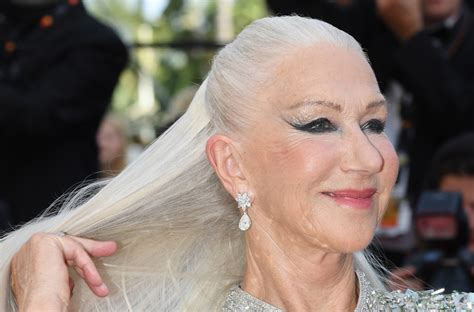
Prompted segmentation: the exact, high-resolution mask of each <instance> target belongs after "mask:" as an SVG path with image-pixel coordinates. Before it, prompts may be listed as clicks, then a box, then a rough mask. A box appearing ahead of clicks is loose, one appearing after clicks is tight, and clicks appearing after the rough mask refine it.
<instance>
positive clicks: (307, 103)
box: [289, 99, 342, 112]
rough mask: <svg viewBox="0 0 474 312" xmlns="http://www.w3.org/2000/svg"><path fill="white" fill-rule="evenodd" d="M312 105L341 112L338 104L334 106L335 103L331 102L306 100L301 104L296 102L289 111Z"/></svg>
mask: <svg viewBox="0 0 474 312" xmlns="http://www.w3.org/2000/svg"><path fill="white" fill-rule="evenodd" d="M313 105H317V106H325V107H329V108H331V109H333V110H335V111H338V112H342V108H341V105H339V104H336V103H334V102H331V101H324V100H313V99H307V100H303V101H301V102H297V103H295V104H293V105H291V106H290V107H289V109H290V110H294V109H298V108H302V107H305V106H313Z"/></svg>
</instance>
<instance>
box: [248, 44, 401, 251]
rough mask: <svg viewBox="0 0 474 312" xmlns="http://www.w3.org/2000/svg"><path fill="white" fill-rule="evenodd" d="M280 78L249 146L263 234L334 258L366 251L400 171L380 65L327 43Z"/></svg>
mask: <svg viewBox="0 0 474 312" xmlns="http://www.w3.org/2000/svg"><path fill="white" fill-rule="evenodd" d="M274 77H275V80H274V82H273V83H272V84H271V85H269V86H268V87H266V88H265V89H264V90H262V92H261V96H260V98H258V99H256V103H257V104H255V105H261V108H259V109H258V110H257V112H256V113H255V115H254V116H251V117H250V118H252V119H254V120H255V127H253V128H252V129H251V131H248V132H246V133H245V135H244V136H245V139H243V141H242V149H243V151H244V152H243V161H244V167H245V171H246V173H247V176H248V177H249V184H250V186H249V187H250V190H251V192H252V194H253V196H254V202H253V206H252V208H250V209H249V214H250V216H251V218H252V223H253V227H260V228H263V229H264V230H265V231H267V232H268V231H270V232H271V233H272V235H273V237H275V239H278V237H280V238H282V241H286V242H289V243H290V242H291V244H300V245H302V246H312V247H314V246H318V247H320V248H323V249H324V250H327V251H335V252H353V251H357V250H361V249H363V248H365V247H366V246H367V245H368V244H369V243H370V241H371V240H372V237H373V233H374V229H375V227H376V225H377V223H378V221H379V220H380V218H381V217H382V215H383V213H384V209H385V206H386V204H387V201H388V199H389V195H390V192H391V189H392V186H393V184H394V182H395V178H396V174H397V171H398V160H397V156H396V154H395V152H394V149H393V147H392V145H391V143H390V142H389V140H388V138H387V136H386V135H385V134H384V132H383V127H384V122H385V120H386V118H387V111H386V107H385V106H386V104H385V101H384V97H383V96H382V94H381V93H380V91H379V88H378V85H377V81H376V79H375V77H374V74H373V72H372V70H371V68H370V66H369V65H368V63H367V61H366V60H365V59H364V58H363V57H362V56H361V55H359V54H357V53H356V52H353V51H349V50H347V49H343V48H339V47H335V46H332V45H329V44H326V45H318V46H316V47H311V48H305V49H300V50H298V51H296V52H295V53H294V54H292V55H287V56H285V57H284V58H282V59H281V62H279V63H278V65H277V66H276V68H275V72H274ZM251 233H252V229H251V230H250V232H249V235H252V234H251Z"/></svg>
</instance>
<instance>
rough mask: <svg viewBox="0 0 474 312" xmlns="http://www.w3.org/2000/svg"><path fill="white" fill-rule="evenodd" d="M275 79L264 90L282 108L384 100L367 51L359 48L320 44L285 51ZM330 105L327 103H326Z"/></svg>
mask: <svg viewBox="0 0 474 312" xmlns="http://www.w3.org/2000/svg"><path fill="white" fill-rule="evenodd" d="M272 80H273V83H272V84H271V85H270V86H269V87H268V88H265V90H264V93H265V94H264V95H265V96H266V98H267V99H270V100H271V102H272V103H280V106H282V105H283V106H284V107H279V108H280V109H283V108H290V107H293V106H295V105H298V104H301V103H304V102H321V103H334V104H335V106H344V105H345V103H348V102H350V103H352V102H360V103H362V104H363V103H366V104H369V103H372V102H378V101H383V96H382V95H381V94H380V90H379V87H378V83H377V80H376V79H375V75H374V73H373V71H372V69H371V68H370V65H369V64H368V62H367V60H366V59H365V58H364V55H363V54H362V53H360V52H359V51H356V50H348V49H347V48H343V47H337V46H334V45H330V44H320V45H318V46H317V49H316V48H315V47H312V48H302V49H300V50H298V51H295V52H294V53H291V54H289V55H286V56H284V57H283V58H282V60H281V61H280V62H279V63H278V64H277V66H276V67H275V75H274V78H273V79H272ZM326 106H327V105H326Z"/></svg>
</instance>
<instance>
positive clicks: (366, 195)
mask: <svg viewBox="0 0 474 312" xmlns="http://www.w3.org/2000/svg"><path fill="white" fill-rule="evenodd" d="M376 192H377V190H376V189H374V188H368V189H363V190H354V189H347V190H337V191H331V192H323V194H324V195H326V196H328V197H331V198H332V199H333V200H334V201H335V202H336V203H338V204H340V205H344V206H349V207H352V208H356V209H369V208H370V207H372V202H373V196H374V194H375V193H376Z"/></svg>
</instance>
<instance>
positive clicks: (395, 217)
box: [0, 0, 474, 291]
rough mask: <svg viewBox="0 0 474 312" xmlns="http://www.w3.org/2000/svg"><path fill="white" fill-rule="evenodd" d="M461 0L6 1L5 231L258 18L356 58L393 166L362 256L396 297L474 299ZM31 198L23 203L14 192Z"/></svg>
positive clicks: (2, 59)
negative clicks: (376, 85)
mask: <svg viewBox="0 0 474 312" xmlns="http://www.w3.org/2000/svg"><path fill="white" fill-rule="evenodd" d="M473 2H474V1H472V0H319V1H316V0H314V1H302V0H293V1H284V0H83V1H81V0H2V1H1V2H0V44H1V47H2V48H1V50H0V140H1V142H2V149H1V153H0V231H8V230H10V229H12V228H14V227H15V226H17V225H20V224H22V223H25V222H28V221H29V220H30V219H31V218H33V217H35V216H37V215H39V214H41V213H42V212H43V211H44V210H45V209H46V208H47V207H48V206H50V205H51V204H52V203H53V202H54V200H55V199H56V198H57V197H58V196H60V195H62V194H64V193H65V192H67V191H71V190H73V189H74V188H75V187H77V186H79V185H81V184H82V183H87V182H90V181H94V180H96V179H100V178H108V177H113V176H114V175H116V174H118V173H119V172H120V171H121V170H122V169H123V168H124V167H125V166H126V165H127V164H128V163H130V162H132V161H133V160H134V159H136V157H137V156H138V155H139V154H140V152H141V151H142V150H143V149H144V148H145V147H146V146H147V145H148V144H150V143H151V142H152V141H153V140H154V139H155V138H156V137H158V136H159V135H160V134H161V133H163V132H164V131H165V130H166V129H167V128H168V127H169V126H170V125H171V124H172V123H173V122H174V121H176V120H177V119H178V118H179V117H180V116H181V115H182V114H183V112H184V111H185V110H186V108H187V106H188V104H189V103H190V101H191V99H192V97H193V95H194V92H195V91H196V90H197V86H198V85H199V84H200V83H201V81H202V80H203V78H204V77H205V75H206V73H207V72H208V71H209V69H210V66H211V62H212V58H213V55H214V54H215V53H216V52H217V51H218V49H220V48H221V47H222V46H223V45H225V44H226V43H228V42H230V41H232V39H233V38H234V37H235V36H236V35H237V34H238V33H239V32H240V31H241V30H242V29H243V28H244V27H245V26H246V25H248V24H249V23H251V22H252V21H254V20H255V19H258V18H261V17H265V16H268V15H275V14H293V13H296V14H299V15H303V16H309V17H315V18H320V19H323V20H326V21H328V22H330V23H332V24H333V25H335V26H337V27H339V28H341V29H343V30H345V31H347V32H348V33H350V34H351V35H353V36H354V37H355V38H356V39H357V40H358V41H359V42H360V43H361V45H362V47H363V48H364V49H365V51H367V54H368V56H369V58H370V60H371V64H372V66H373V68H374V71H375V74H376V76H377V79H378V80H379V82H380V87H381V90H382V92H383V93H384V95H385V96H386V98H387V102H388V104H389V105H388V109H389V112H390V118H389V120H388V121H387V125H386V134H387V135H388V136H389V138H390V140H391V141H392V143H393V144H394V146H395V147H396V150H397V153H398V155H399V160H400V165H401V166H400V172H399V177H398V181H397V184H396V186H395V188H394V191H393V194H392V198H391V201H390V203H389V206H388V210H387V213H386V215H385V217H384V219H383V220H382V223H381V225H380V227H379V228H378V230H377V237H376V239H375V241H374V244H373V246H372V247H371V248H372V250H373V251H374V252H375V253H376V254H377V255H378V256H380V257H381V259H382V262H383V264H384V265H385V266H386V267H388V268H389V269H391V270H393V277H392V282H393V284H394V287H395V288H400V287H401V288H404V287H411V288H413V289H422V288H425V287H428V288H439V287H445V286H446V288H447V289H448V290H451V289H457V290H471V291H472V290H474V278H473V276H474V134H473V132H474V57H473V55H474V18H473V14H472V4H473ZM25 194H28V195H25Z"/></svg>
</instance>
